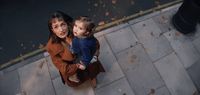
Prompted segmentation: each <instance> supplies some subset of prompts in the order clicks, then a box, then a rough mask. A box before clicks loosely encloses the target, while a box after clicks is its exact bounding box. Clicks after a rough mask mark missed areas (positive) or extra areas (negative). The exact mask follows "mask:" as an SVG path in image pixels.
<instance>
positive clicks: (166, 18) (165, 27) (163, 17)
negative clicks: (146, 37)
mask: <svg viewBox="0 0 200 95" xmlns="http://www.w3.org/2000/svg"><path fill="white" fill-rule="evenodd" d="M175 13H176V11H174V10H170V11H166V12H163V13H162V14H160V15H157V16H155V17H153V20H154V21H155V22H156V24H157V25H158V26H159V28H160V30H161V32H163V33H165V32H168V31H170V30H172V29H174V26H173V25H172V21H171V19H172V17H173V15H174V14H175Z"/></svg>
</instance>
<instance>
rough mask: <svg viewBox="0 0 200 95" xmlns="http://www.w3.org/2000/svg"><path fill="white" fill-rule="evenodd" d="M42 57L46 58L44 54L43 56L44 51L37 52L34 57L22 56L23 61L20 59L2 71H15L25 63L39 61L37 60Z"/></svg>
mask: <svg viewBox="0 0 200 95" xmlns="http://www.w3.org/2000/svg"><path fill="white" fill-rule="evenodd" d="M41 58H44V56H43V54H42V53H40V54H37V55H35V56H32V57H30V58H27V59H23V58H22V59H21V61H19V62H17V63H13V65H12V66H10V67H8V68H5V69H3V70H2V71H3V72H5V73H6V72H10V71H13V70H16V69H18V68H20V67H22V66H24V65H27V64H29V63H32V62H35V61H37V60H39V59H41Z"/></svg>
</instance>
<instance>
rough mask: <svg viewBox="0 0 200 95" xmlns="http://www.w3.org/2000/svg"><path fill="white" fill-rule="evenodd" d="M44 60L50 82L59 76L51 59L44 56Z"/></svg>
mask: <svg viewBox="0 0 200 95" xmlns="http://www.w3.org/2000/svg"><path fill="white" fill-rule="evenodd" d="M45 59H46V62H47V63H48V67H49V73H50V77H51V80H53V79H55V78H57V77H59V76H60V74H59V71H58V69H57V68H56V67H55V65H54V64H53V62H52V60H51V57H50V56H46V57H45Z"/></svg>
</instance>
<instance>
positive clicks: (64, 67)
mask: <svg viewBox="0 0 200 95" xmlns="http://www.w3.org/2000/svg"><path fill="white" fill-rule="evenodd" d="M47 51H48V52H49V54H50V56H51V59H52V61H53V64H54V65H55V66H56V68H57V69H58V70H59V71H60V72H61V73H62V74H66V75H67V76H71V75H73V74H75V73H76V71H77V69H78V65H77V64H69V63H67V62H64V61H63V60H62V59H61V56H59V54H56V55H54V54H52V52H51V50H49V49H48V50H47Z"/></svg>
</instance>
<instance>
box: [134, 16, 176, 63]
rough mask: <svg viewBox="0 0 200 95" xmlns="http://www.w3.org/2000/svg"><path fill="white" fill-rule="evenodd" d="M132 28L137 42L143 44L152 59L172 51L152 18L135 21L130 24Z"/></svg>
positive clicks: (154, 59)
mask: <svg viewBox="0 0 200 95" xmlns="http://www.w3.org/2000/svg"><path fill="white" fill-rule="evenodd" d="M132 28H133V31H134V32H135V34H136V36H137V38H138V39H139V43H142V44H143V45H144V48H145V50H146V52H147V53H148V55H149V56H150V58H151V59H152V61H156V60H158V59H159V58H161V57H163V56H165V55H167V54H169V53H171V52H172V51H173V50H172V48H171V46H170V43H169V42H168V40H167V39H166V38H165V37H164V36H163V35H162V32H161V30H160V29H159V27H158V26H157V25H156V23H155V22H154V21H153V19H147V20H144V21H142V22H139V23H136V24H134V25H132Z"/></svg>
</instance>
